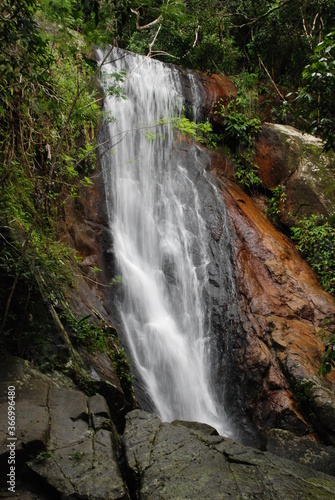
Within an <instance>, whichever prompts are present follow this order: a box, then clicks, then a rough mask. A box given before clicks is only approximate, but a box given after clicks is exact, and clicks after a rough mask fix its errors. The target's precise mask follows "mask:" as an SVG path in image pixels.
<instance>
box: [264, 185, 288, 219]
mask: <svg viewBox="0 0 335 500" xmlns="http://www.w3.org/2000/svg"><path fill="white" fill-rule="evenodd" d="M286 198H287V194H286V188H285V186H282V185H281V184H279V185H278V186H277V187H276V188H274V189H272V195H271V198H268V199H267V204H268V206H267V208H266V210H265V213H266V215H267V216H268V217H270V218H271V219H272V220H273V221H274V222H277V221H278V218H279V215H280V212H281V206H283V205H284V204H285V201H286Z"/></svg>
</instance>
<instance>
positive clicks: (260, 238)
mask: <svg viewBox="0 0 335 500" xmlns="http://www.w3.org/2000/svg"><path fill="white" fill-rule="evenodd" d="M215 165H216V167H217V164H215ZM213 173H215V175H216V176H217V177H218V178H220V180H221V183H222V189H221V192H222V195H223V197H224V199H225V202H226V205H227V207H228V213H229V218H230V221H231V223H232V225H233V227H234V230H235V236H233V233H232V237H233V239H234V241H233V247H234V249H235V259H234V263H235V266H234V267H235V276H236V288H237V291H238V296H239V306H240V319H241V325H242V326H240V327H239V328H237V329H236V334H235V335H234V337H233V338H231V352H232V358H233V359H232V363H231V366H230V368H231V370H233V373H234V375H233V377H232V378H231V380H232V381H234V380H235V390H234V389H232V390H231V393H230V399H231V402H232V404H233V405H234V404H235V405H236V406H237V407H240V408H244V409H245V412H246V415H248V416H249V417H250V418H251V420H252V421H253V423H254V425H255V426H256V428H257V429H258V430H259V431H260V432H261V434H263V433H264V432H266V431H268V430H270V429H271V428H275V427H277V428H278V427H279V428H281V429H285V430H288V431H291V432H293V433H295V434H296V435H304V434H307V433H309V432H311V431H312V430H313V429H316V430H317V431H318V432H319V433H320V434H321V435H322V437H323V438H324V439H325V440H326V442H328V443H334V437H335V434H334V423H335V416H334V415H335V413H334V412H332V411H331V408H332V407H333V405H334V402H335V398H334V392H333V391H332V390H331V381H333V380H334V375H333V374H332V375H331V377H329V380H328V381H324V380H322V379H320V378H319V377H318V376H317V371H318V368H319V366H320V363H321V353H322V350H323V346H322V344H321V342H320V339H319V338H318V336H317V335H316V334H317V332H318V331H319V330H320V329H321V328H322V322H323V320H324V319H325V318H327V317H332V316H334V314H335V302H334V300H333V298H332V297H331V296H330V295H329V294H327V293H325V292H324V291H323V290H322V289H321V288H320V286H319V285H318V282H317V280H316V277H315V275H314V273H313V272H312V271H311V269H310V268H309V266H308V265H307V264H306V263H305V262H304V261H303V260H302V259H301V258H300V256H299V255H298V253H297V252H296V251H295V248H294V246H293V244H292V243H291V242H290V241H289V240H288V239H287V238H286V237H285V236H283V235H282V234H280V233H279V232H278V231H276V230H275V229H274V227H273V226H272V224H271V223H269V221H268V220H267V219H266V217H265V216H264V214H263V213H262V212H261V211H260V210H259V208H258V207H257V206H256V205H255V204H254V203H253V202H252V201H251V199H250V198H249V197H248V196H247V195H245V194H244V193H243V192H242V191H241V190H240V189H239V188H238V187H237V186H236V185H234V184H233V183H231V182H230V181H228V180H227V179H226V178H225V177H224V175H222V172H220V170H218V169H217V168H216V169H214V171H213ZM308 381H309V382H308ZM311 381H313V383H312V382H311ZM306 383H307V386H306ZM308 384H309V385H308ZM233 385H234V384H233ZM331 415H332V416H331Z"/></svg>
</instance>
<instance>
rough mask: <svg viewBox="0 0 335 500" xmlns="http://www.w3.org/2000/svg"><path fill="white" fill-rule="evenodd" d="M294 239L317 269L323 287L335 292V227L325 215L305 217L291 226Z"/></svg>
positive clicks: (312, 265)
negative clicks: (295, 225)
mask: <svg viewBox="0 0 335 500" xmlns="http://www.w3.org/2000/svg"><path fill="white" fill-rule="evenodd" d="M291 231H292V239H293V240H294V241H296V242H297V248H298V250H300V252H301V253H302V255H303V256H304V257H305V258H306V260H307V262H309V264H310V265H311V267H312V268H313V269H314V270H315V271H316V273H317V275H318V277H319V279H320V282H321V285H322V287H323V288H324V289H325V290H326V291H327V292H329V293H332V294H334V293H335V228H334V227H333V225H332V224H331V222H330V221H328V220H327V219H326V218H325V217H324V216H323V215H321V216H317V215H311V216H310V217H304V218H303V219H302V220H301V221H300V222H299V225H298V227H294V228H291Z"/></svg>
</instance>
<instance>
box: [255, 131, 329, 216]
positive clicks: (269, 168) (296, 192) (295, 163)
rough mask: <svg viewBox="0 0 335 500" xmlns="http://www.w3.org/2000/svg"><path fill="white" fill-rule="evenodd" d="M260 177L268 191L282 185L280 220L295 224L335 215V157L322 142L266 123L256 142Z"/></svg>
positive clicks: (308, 135) (256, 158) (307, 135)
mask: <svg viewBox="0 0 335 500" xmlns="http://www.w3.org/2000/svg"><path fill="white" fill-rule="evenodd" d="M255 163H256V164H257V166H258V167H259V169H258V175H259V177H260V179H261V181H262V183H263V184H264V186H265V187H267V188H268V189H274V188H276V187H277V186H279V185H280V186H282V188H283V189H284V190H285V194H286V200H285V202H284V203H282V204H281V207H280V208H281V215H280V219H281V221H282V222H284V223H285V224H288V225H296V223H297V221H298V220H299V219H301V218H302V217H303V216H310V215H311V214H323V215H334V214H335V154H334V152H327V153H326V152H325V151H323V149H322V141H321V140H320V139H318V138H316V137H314V136H312V135H310V134H303V133H301V132H299V131H298V130H296V129H295V128H293V127H291V126H288V125H279V124H270V123H265V124H263V128H262V132H261V133H260V134H259V136H258V139H257V142H256V157H255Z"/></svg>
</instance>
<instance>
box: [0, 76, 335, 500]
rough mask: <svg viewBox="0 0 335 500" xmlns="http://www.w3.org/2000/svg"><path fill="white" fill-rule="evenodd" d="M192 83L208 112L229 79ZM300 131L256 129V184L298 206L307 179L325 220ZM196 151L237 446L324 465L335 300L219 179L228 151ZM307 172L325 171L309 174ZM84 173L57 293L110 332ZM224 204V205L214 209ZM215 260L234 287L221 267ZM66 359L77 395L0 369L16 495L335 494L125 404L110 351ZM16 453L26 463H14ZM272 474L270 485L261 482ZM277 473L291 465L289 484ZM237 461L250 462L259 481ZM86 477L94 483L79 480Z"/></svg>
mask: <svg viewBox="0 0 335 500" xmlns="http://www.w3.org/2000/svg"><path fill="white" fill-rule="evenodd" d="M206 85H207V94H204V95H203V102H204V103H205V104H204V105H203V108H202V109H203V113H206V114H210V113H211V110H212V109H213V106H214V105H215V102H217V100H218V99H219V98H220V97H222V98H223V99H225V98H226V99H227V98H228V97H229V96H231V95H234V92H235V90H234V87H233V85H232V84H231V82H229V81H228V80H226V79H222V78H219V77H212V78H211V79H209V80H208V81H207V83H206ZM283 134H284V139H283ZM292 137H293V138H295V139H297V141H298V142H297V141H296V140H295V139H294V140H293V139H291V138H292ZM305 140H306V137H301V136H300V134H299V133H298V132H296V131H292V130H291V129H287V128H284V129H282V128H281V127H277V126H273V125H266V126H265V127H264V128H263V133H262V135H261V136H260V138H259V141H258V144H257V162H258V164H259V166H260V170H259V172H260V177H261V179H262V181H263V183H264V185H265V186H266V187H267V188H269V189H272V188H273V187H276V186H277V185H278V184H280V183H282V182H285V183H286V185H287V191H288V196H287V207H291V206H295V205H294V203H297V204H298V205H299V206H300V207H303V206H304V207H305V206H306V203H305V201H306V200H305V198H304V199H303V200H302V199H301V200H300V201H297V198H296V195H295V193H298V194H299V189H298V188H293V187H292V185H293V184H291V183H293V181H294V179H295V178H298V179H300V180H299V182H305V181H302V180H301V179H302V178H304V179H309V181H308V182H309V184H308V192H309V193H310V192H312V191H313V189H314V187H313V186H316V185H317V186H318V189H314V191H313V193H314V194H315V196H314V195H311V196H310V199H311V200H312V201H313V200H315V199H316V198H317V199H318V200H319V201H318V203H317V205H315V204H314V205H313V204H312V202H311V204H310V206H313V209H311V210H313V211H314V210H316V208H315V207H316V206H321V205H322V207H323V208H322V209H320V210H319V212H320V213H327V214H332V213H333V204H332V198H331V196H328V195H327V193H328V191H327V190H326V189H324V186H325V184H322V182H326V184H327V185H328V187H329V189H330V192H331V193H332V189H331V186H332V184H331V183H330V181H329V179H331V175H330V173H331V169H332V168H333V166H332V165H333V163H332V160H331V157H330V156H329V155H328V160H327V161H328V162H330V163H328V164H327V165H326V160H324V157H323V156H322V153H320V154H319V153H318V154H316V150H315V147H316V145H315V144H314V142H313V141H314V140H313V141H312V142H313V144H312V146H313V147H312V146H311V147H307V146H306V147H305V145H304V141H305ZM316 142H317V146H318V147H320V144H319V143H318V141H316ZM189 147H192V148H194V147H195V145H194V144H190V141H185V140H182V139H180V137H179V142H178V144H177V145H176V149H178V151H179V152H178V154H179V155H180V157H183V158H185V159H187V158H188V156H189V155H188V151H189V149H188V148H189ZM196 147H197V148H198V158H199V159H200V158H201V161H202V162H204V163H202V164H201V165H203V167H201V168H200V167H199V168H198V170H193V171H192V172H193V173H192V175H193V177H194V179H193V180H194V182H195V183H196V184H197V189H198V191H199V194H200V197H201V198H202V199H201V201H202V204H203V209H202V213H201V215H202V217H203V218H204V220H205V223H206V226H207V229H208V233H209V234H210V238H211V240H210V242H209V246H210V248H211V252H212V255H213V262H212V263H211V265H210V268H209V269H208V272H209V276H210V285H211V286H210V289H209V294H208V297H207V300H208V302H209V303H210V304H211V307H212V316H213V321H212V327H213V334H214V337H215V338H214V340H213V343H212V348H213V351H214V353H213V372H214V377H213V378H214V381H215V390H216V391H218V392H219V393H220V394H221V397H222V399H223V400H224V402H225V404H226V407H227V413H228V416H229V418H230V420H231V422H232V424H234V423H235V425H233V426H234V427H236V428H237V429H238V433H237V435H238V436H239V439H240V440H241V441H242V442H243V441H244V442H246V443H258V444H259V443H260V440H259V438H261V441H262V446H263V448H264V449H266V448H267V449H268V450H269V451H273V452H274V453H276V454H277V455H283V456H285V457H288V458H293V459H294V460H295V461H296V462H300V464H305V465H306V464H307V463H308V464H309V465H312V467H313V468H314V469H318V470H321V471H327V472H328V473H330V474H333V475H334V474H335V470H334V466H333V463H334V460H333V458H334V455H335V452H334V447H333V446H334V445H335V396H334V382H335V376H334V374H330V375H329V376H328V377H327V378H326V379H323V378H321V377H319V376H318V375H317V371H318V368H319V366H320V363H321V356H322V352H323V349H324V347H323V345H322V343H321V341H320V337H319V336H318V333H319V332H320V330H322V328H323V322H324V320H325V319H326V318H333V317H334V316H335V302H334V299H333V297H332V296H331V295H329V294H327V293H326V292H324V291H323V290H322V289H321V287H320V285H319V283H318V280H317V278H316V276H315V274H314V272H313V271H312V270H311V269H310V267H309V266H308V265H307V264H306V262H305V261H304V260H303V259H302V258H301V257H300V255H299V254H298V252H297V251H296V249H295V247H294V245H293V243H292V242H291V241H290V240H289V239H288V238H287V237H286V236H284V235H283V234H282V233H280V232H279V231H277V230H276V229H275V228H274V226H273V225H272V224H271V223H270V222H269V220H268V219H267V218H266V216H265V215H264V213H263V211H262V209H261V208H262V204H261V203H260V201H259V200H257V199H255V200H253V199H252V198H250V197H249V196H248V195H246V194H245V193H244V192H243V191H242V190H241V189H240V188H239V187H238V186H237V185H236V184H235V183H234V182H233V181H232V179H233V177H234V171H233V168H232V164H231V161H230V159H229V158H227V157H224V156H218V155H217V154H213V153H211V152H209V151H206V150H205V149H204V148H202V147H200V146H199V147H198V146H196ZM292 148H293V149H292ZM311 148H312V149H311ZM306 151H307V152H306ZM311 151H312V153H313V155H312V157H313V158H314V160H315V158H317V157H320V156H321V159H322V167H319V165H318V164H315V163H313V161H312V159H313V158H312V157H311V155H310V154H311ZM318 151H319V150H318ZM306 154H307V155H308V158H307V159H306ZM186 168H187V169H190V172H191V170H192V168H193V166H192V165H188V164H186ZM202 168H204V169H205V170H206V171H207V174H206V175H209V176H210V179H211V182H213V183H214V184H216V186H217V187H218V190H217V193H218V194H219V199H216V198H215V197H213V194H211V195H210V194H209V192H208V190H207V188H206V185H205V183H204V181H203V177H202V174H203V171H202ZM320 168H322V171H323V173H324V175H323V177H322V178H323V179H326V180H325V181H322V179H321V178H320V175H319V170H320ZM325 169H326V170H325ZM329 172H330V173H329ZM302 176H303V177H302ZM311 179H312V180H311ZM313 179H314V180H313ZM320 179H321V180H320ZM327 179H328V180H327ZM91 180H92V182H93V187H92V188H91V189H89V190H87V189H85V190H84V188H80V189H82V191H81V192H80V197H79V198H78V199H76V200H73V199H69V200H68V202H67V203H66V204H65V206H64V211H63V219H62V221H60V227H61V230H62V233H63V238H64V240H65V241H66V242H68V243H69V244H70V245H72V246H73V247H74V248H76V250H77V252H78V253H79V255H80V256H81V258H82V260H81V263H80V271H79V272H78V276H77V286H76V288H73V289H69V290H68V296H67V299H68V302H69V304H70V307H71V309H72V310H73V312H74V313H75V314H76V316H78V317H84V316H86V315H91V317H92V318H93V319H94V321H95V322H97V323H99V322H102V323H104V324H106V325H108V326H109V328H110V329H111V331H112V330H113V329H115V330H118V325H117V324H116V323H115V321H114V318H115V317H116V315H115V314H114V310H113V307H114V306H113V296H114V293H115V288H114V285H111V281H112V279H113V277H114V276H115V270H114V263H113V254H112V238H111V232H110V229H109V227H108V223H107V216H106V207H105V203H106V202H105V193H104V185H103V181H102V176H101V173H100V171H99V169H98V170H97V171H96V172H95V174H94V175H93V176H92V178H91ZM321 181H322V182H321ZM299 182H298V183H297V184H296V185H297V186H299ZM306 183H307V180H306ZM306 192H307V191H306V190H305V191H304V192H301V194H302V195H303V196H305V194H306ZM223 203H224V205H225V210H224V211H222V210H221V211H220V210H219V208H220V207H219V205H220V204H223ZM298 205H297V206H298ZM308 206H309V205H308ZM218 207H219V208H218ZM282 209H283V207H282ZM299 210H300V209H299ZM306 213H310V212H308V211H307V212H306ZM286 214H287V212H286V211H284V210H283V211H282V214H281V217H282V220H283V222H287V219H285V217H286ZM227 260H229V265H230V267H231V269H232V275H233V276H234V286H232V285H231V284H230V285H229V283H228V278H227V275H226V274H224V273H223V272H221V269H220V266H221V263H223V262H225V261H227ZM97 269H100V271H99V272H98V273H97V271H96V270H97ZM227 351H228V352H229V353H230V354H229V355H228V356H226V353H227ZM78 356H79V359H80V363H81V367H82V369H83V370H85V373H86V379H85V384H86V386H85V390H86V395H84V393H83V392H80V391H78V390H77V389H76V387H75V386H74V385H73V383H72V382H71V381H70V380H69V379H67V378H66V377H64V376H63V375H62V376H61V375H59V374H57V372H55V373H53V374H52V375H48V376H47V375H41V374H39V373H38V372H36V371H35V370H34V369H33V368H32V367H31V366H29V365H28V364H27V363H23V362H22V360H18V359H14V358H9V359H8V360H7V361H6V362H3V363H2V370H1V371H0V383H1V387H2V388H3V390H4V393H5V391H6V388H7V386H8V385H15V386H17V387H18V391H17V398H18V399H17V401H18V403H19V404H18V406H17V414H18V426H17V436H18V439H19V441H18V447H17V453H18V455H17V456H18V464H19V465H18V469H17V470H18V473H19V474H20V477H22V478H25V479H24V481H23V483H22V484H23V486H22V488H21V490H19V489H18V491H19V493H22V494H23V492H24V491H25V488H28V489H29V491H30V492H33V491H36V484H38V485H39V486H38V488H37V490H38V491H39V493H36V496H35V497H34V496H33V493H31V495H32V496H31V497H30V498H37V497H38V498H43V494H45V498H49V497H48V495H49V494H50V492H51V493H52V494H53V495H56V498H57V495H58V497H60V496H61V495H67V498H77V497H78V495H79V496H80V497H82V498H86V497H87V498H88V497H89V498H97V499H99V498H139V497H140V495H142V496H146V497H147V498H154V497H155V498H181V496H183V495H191V496H192V497H193V498H200V497H202V496H203V494H204V491H206V492H208V488H209V485H211V488H212V490H211V491H213V494H212V497H213V498H216V497H215V495H216V494H217V493H218V492H219V493H218V495H219V496H218V498H223V497H222V496H221V495H222V491H228V490H227V489H229V491H230V490H231V491H234V492H235V494H236V495H239V494H247V495H250V496H251V495H255V494H257V495H262V496H263V497H264V498H283V497H287V498H289V497H293V496H294V498H305V497H306V495H308V494H311V495H313V497H315V498H319V497H320V498H328V497H329V498H333V497H334V494H335V493H334V491H335V490H334V479H332V478H329V477H325V476H323V475H322V474H319V473H316V472H315V471H312V472H311V471H310V470H308V469H305V468H304V467H301V466H300V465H299V466H297V465H296V464H295V465H294V464H292V463H290V462H286V461H283V460H282V459H279V458H278V457H277V458H276V457H274V456H272V455H269V454H268V453H261V452H259V451H257V450H250V449H246V448H244V447H243V446H242V445H237V444H236V443H233V442H232V441H231V440H227V439H224V438H221V437H219V436H217V435H216V432H215V430H214V429H213V428H210V427H209V426H205V425H198V424H196V423H193V424H188V423H185V422H184V423H180V422H175V423H174V424H162V423H161V422H160V421H159V419H158V418H156V417H154V416H153V415H150V414H147V413H145V412H142V411H140V410H135V411H133V412H132V411H131V410H133V409H134V407H135V406H136V402H134V400H133V399H132V396H131V394H129V393H127V391H125V390H124V387H123V386H122V383H121V381H120V379H119V377H118V375H117V373H116V369H115V364H114V363H113V362H112V359H111V357H110V356H109V355H108V354H107V353H97V354H94V355H93V354H92V353H90V352H87V351H85V350H83V349H78ZM144 399H145V398H144ZM0 403H1V405H0V411H1V412H2V414H3V418H1V422H2V423H3V425H4V427H3V428H2V429H1V449H0V463H1V464H2V465H3V466H4V467H2V469H3V470H5V468H6V467H7V459H8V449H7V448H6V425H5V422H6V419H5V416H6V411H7V402H6V399H5V398H3V399H2V400H1V401H0ZM60 409H61V410H62V411H60ZM28 417H29V418H28ZM236 421H237V422H238V423H237V424H236ZM36 422H38V424H36V425H35V423H36ZM120 436H123V438H122V439H121V437H120ZM321 441H323V442H324V443H325V444H326V445H328V446H325V445H324V444H321ZM180 442H182V443H183V446H182V448H180ZM64 450H65V451H64ZM29 456H33V457H34V460H33V461H30V459H29ZM28 459H29V460H28ZM27 461H28V462H30V463H28V464H27V465H24V464H25V463H26V462H27ZM269 464H270V465H269ZM222 470H224V471H225V474H224V477H223V476H222ZM274 470H275V471H276V476H278V473H280V477H281V481H280V484H279V483H278V484H277V485H276V488H277V489H275V491H274V492H273V491H272V490H271V492H269V491H267V488H268V486H267V485H268V484H269V481H270V480H271V477H272V473H273V471H274ZM287 470H290V471H291V470H294V471H295V477H294V481H293V482H292V479H291V478H290V475H288V473H287ZM250 471H254V472H255V471H257V474H256V475H257V479H255V477H256V476H255V475H254V474H250ZM278 471H279V472H278ZM311 477H313V481H311V480H310V478H311ZM199 478H200V479H201V481H200V482H199ZM306 478H307V479H308V482H307V481H306ZM1 479H2V480H4V479H5V478H4V477H2V478H1ZM25 481H26V482H25ZM42 482H43V485H44V486H43V488H41V484H42ZM97 482H98V483H99V488H96V487H93V486H92V485H94V484H96V483H97ZM312 482H313V484H314V485H316V486H313V487H312V486H311V483H312ZM241 484H243V487H242V486H241ZM308 485H309V486H308ZM308 488H310V489H308ZM320 488H321V490H322V492H321V493H320V495H319V491H320ZM42 490H43V492H44V493H43V492H41V491H42ZM157 492H158V493H157ZM185 492H186V493H185ZM155 495H156V496H155ZM299 495H300V496H299ZM318 495H319V496H318Z"/></svg>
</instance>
